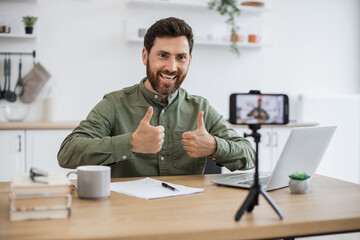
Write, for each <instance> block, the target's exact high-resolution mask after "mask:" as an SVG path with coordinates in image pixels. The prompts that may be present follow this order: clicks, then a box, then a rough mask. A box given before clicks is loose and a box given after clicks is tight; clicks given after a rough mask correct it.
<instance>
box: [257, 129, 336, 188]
mask: <svg viewBox="0 0 360 240" xmlns="http://www.w3.org/2000/svg"><path fill="white" fill-rule="evenodd" d="M335 129H336V126H327V127H305V128H294V129H293V130H292V131H291V133H290V135H289V138H288V140H287V142H286V144H285V147H284V149H283V151H282V153H281V155H280V157H279V160H278V162H277V163H276V165H275V168H274V171H273V173H272V175H271V178H270V180H269V183H268V184H267V186H266V190H272V189H277V188H281V187H285V186H287V185H288V181H289V175H290V174H292V173H293V172H295V171H298V172H306V173H307V174H308V175H310V176H311V177H312V176H313V175H314V173H315V172H316V169H317V168H318V166H319V164H320V161H321V159H322V157H323V156H324V153H325V151H326V149H327V147H328V145H329V143H330V140H331V138H332V136H333V135H334V132H335ZM260 161H261V160H260Z"/></svg>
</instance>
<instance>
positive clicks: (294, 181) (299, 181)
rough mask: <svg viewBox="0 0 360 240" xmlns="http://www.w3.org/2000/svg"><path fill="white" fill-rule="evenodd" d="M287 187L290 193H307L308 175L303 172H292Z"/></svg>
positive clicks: (308, 185)
mask: <svg viewBox="0 0 360 240" xmlns="http://www.w3.org/2000/svg"><path fill="white" fill-rule="evenodd" d="M289 178H290V180H289V188H290V191H291V192H292V193H307V192H308V191H309V187H310V179H309V178H310V176H309V175H308V174H306V173H305V172H303V173H299V172H294V173H293V174H291V175H289Z"/></svg>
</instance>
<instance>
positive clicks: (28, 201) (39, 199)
mask: <svg viewBox="0 0 360 240" xmlns="http://www.w3.org/2000/svg"><path fill="white" fill-rule="evenodd" d="M24 196H25V197H24ZM9 197H10V200H11V201H10V204H11V209H15V210H20V211H25V210H42V209H48V208H53V209H55V208H64V207H70V206H71V201H72V195H70V194H60V195H51V196H39V195H36V194H35V195H20V196H19V195H18V196H15V195H13V194H11V193H10V194H9Z"/></svg>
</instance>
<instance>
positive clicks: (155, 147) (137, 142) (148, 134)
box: [131, 107, 165, 153]
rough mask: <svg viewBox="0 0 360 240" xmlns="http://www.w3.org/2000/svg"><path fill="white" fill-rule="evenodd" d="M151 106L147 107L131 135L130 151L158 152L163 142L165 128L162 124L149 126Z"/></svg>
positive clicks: (151, 113)
mask: <svg viewBox="0 0 360 240" xmlns="http://www.w3.org/2000/svg"><path fill="white" fill-rule="evenodd" d="M152 115H153V108H152V107H149V109H148V111H147V112H146V114H145V116H144V118H143V119H142V120H141V121H140V124H139V126H138V127H137V129H136V130H135V132H134V133H133V134H132V135H131V151H132V152H137V153H158V152H159V151H160V150H161V147H162V145H163V143H164V137H165V129H164V127H163V126H157V127H154V126H151V125H150V119H151V117H152Z"/></svg>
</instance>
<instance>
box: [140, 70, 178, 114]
mask: <svg viewBox="0 0 360 240" xmlns="http://www.w3.org/2000/svg"><path fill="white" fill-rule="evenodd" d="M146 79H147V78H146V77H145V78H143V79H141V81H140V90H141V92H142V93H143V94H144V96H145V98H146V99H148V100H150V101H151V102H153V103H155V104H156V105H160V106H162V107H164V106H163V104H162V103H161V96H160V95H159V94H156V93H154V92H152V91H150V90H149V89H147V88H146V87H145V84H144V83H145V81H146ZM178 93H179V89H177V90H176V91H175V92H174V93H173V94H170V95H169V96H168V97H167V100H168V105H170V104H171V103H172V102H173V101H174V99H176V97H177V95H178Z"/></svg>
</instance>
